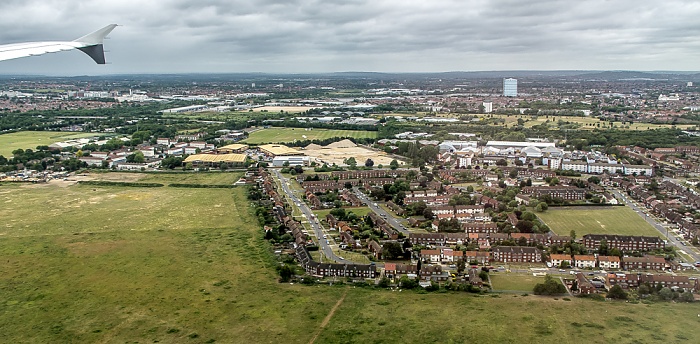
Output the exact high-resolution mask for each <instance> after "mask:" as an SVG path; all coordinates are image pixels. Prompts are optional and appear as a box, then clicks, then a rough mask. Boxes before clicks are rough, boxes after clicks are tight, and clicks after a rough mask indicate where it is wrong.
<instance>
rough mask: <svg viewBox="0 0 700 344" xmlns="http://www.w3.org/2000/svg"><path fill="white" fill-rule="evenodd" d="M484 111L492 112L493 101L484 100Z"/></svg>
mask: <svg viewBox="0 0 700 344" xmlns="http://www.w3.org/2000/svg"><path fill="white" fill-rule="evenodd" d="M483 105H484V113H492V112H493V102H491V101H490V100H485V101H484V103H483Z"/></svg>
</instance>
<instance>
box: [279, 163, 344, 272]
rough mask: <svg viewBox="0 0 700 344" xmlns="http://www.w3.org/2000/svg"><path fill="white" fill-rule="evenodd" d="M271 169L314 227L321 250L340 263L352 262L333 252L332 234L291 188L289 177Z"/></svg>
mask: <svg viewBox="0 0 700 344" xmlns="http://www.w3.org/2000/svg"><path fill="white" fill-rule="evenodd" d="M271 171H272V172H273V173H274V174H275V176H276V177H277V179H278V180H279V181H280V185H282V191H284V193H285V194H286V195H287V197H288V198H289V199H291V200H292V202H294V205H296V206H297V207H298V208H299V210H301V212H302V214H303V215H304V217H305V218H306V221H308V222H309V225H310V226H311V228H312V229H313V231H314V234H315V235H316V238H317V239H318V247H319V249H320V250H321V252H322V253H323V254H324V255H325V257H326V258H328V259H331V260H333V261H335V262H338V263H352V262H350V261H349V260H346V259H345V258H342V257H338V256H336V255H335V253H333V249H332V247H331V244H330V241H331V240H333V239H331V237H330V235H327V234H326V233H325V232H324V231H323V227H322V226H321V223H319V220H318V219H317V218H316V216H315V215H314V213H313V211H311V208H309V206H308V205H306V203H305V202H304V201H303V200H301V199H299V198H298V197H297V196H296V195H295V194H294V192H293V191H292V190H291V189H290V188H289V183H290V181H289V179H287V178H284V177H283V176H282V174H281V173H280V172H279V171H278V170H276V169H271ZM324 236H326V237H327V238H328V239H324Z"/></svg>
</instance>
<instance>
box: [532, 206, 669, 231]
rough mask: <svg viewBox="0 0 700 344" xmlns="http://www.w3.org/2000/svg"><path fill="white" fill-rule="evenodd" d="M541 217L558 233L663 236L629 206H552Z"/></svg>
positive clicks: (539, 215) (539, 214) (538, 214)
mask: <svg viewBox="0 0 700 344" xmlns="http://www.w3.org/2000/svg"><path fill="white" fill-rule="evenodd" d="M537 216H538V217H539V218H540V219H541V220H542V221H544V223H546V224H547V225H548V226H549V228H550V229H551V230H552V231H554V232H555V233H557V234H558V235H569V233H570V232H571V230H574V231H576V236H577V237H581V236H583V235H585V234H618V235H644V236H659V232H658V231H656V230H655V229H654V228H653V227H652V226H651V225H650V224H648V223H647V222H646V221H645V220H644V219H643V218H642V217H641V216H639V214H637V213H636V212H634V210H632V209H630V208H628V207H595V208H591V207H578V208H576V207H562V208H554V207H552V208H549V210H547V211H545V212H542V213H537Z"/></svg>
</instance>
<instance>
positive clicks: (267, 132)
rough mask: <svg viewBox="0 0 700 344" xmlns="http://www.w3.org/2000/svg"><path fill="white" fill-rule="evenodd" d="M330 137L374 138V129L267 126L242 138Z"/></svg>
mask: <svg viewBox="0 0 700 344" xmlns="http://www.w3.org/2000/svg"><path fill="white" fill-rule="evenodd" d="M332 137H352V138H357V139H360V138H376V137H377V132H376V131H365V130H328V129H313V130H304V128H269V129H261V130H258V131H255V132H252V133H250V136H249V137H248V138H247V139H245V140H243V142H245V143H252V144H261V143H285V142H294V141H296V140H323V139H328V138H332Z"/></svg>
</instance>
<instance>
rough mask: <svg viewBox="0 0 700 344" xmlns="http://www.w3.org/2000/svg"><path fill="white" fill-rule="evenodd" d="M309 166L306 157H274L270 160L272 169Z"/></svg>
mask: <svg viewBox="0 0 700 344" xmlns="http://www.w3.org/2000/svg"><path fill="white" fill-rule="evenodd" d="M285 165H287V166H309V157H308V156H294V155H292V156H276V157H274V158H272V167H283V166H285Z"/></svg>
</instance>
